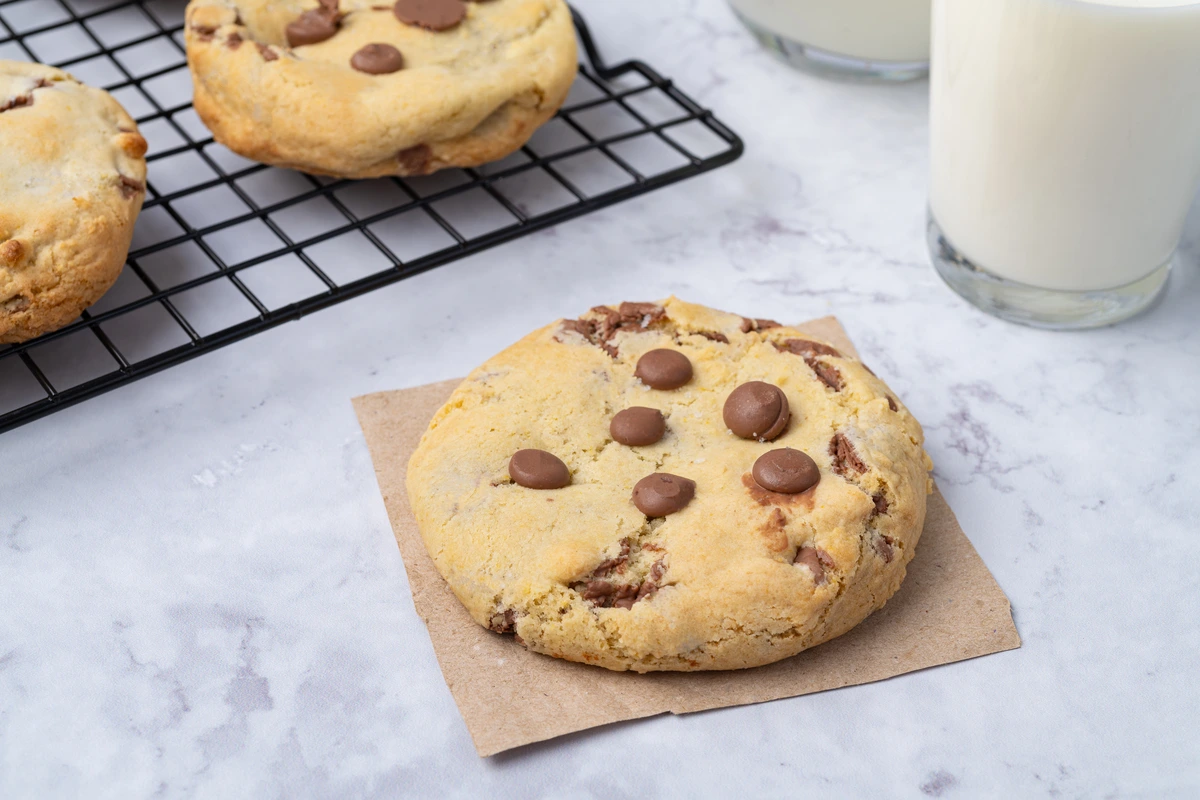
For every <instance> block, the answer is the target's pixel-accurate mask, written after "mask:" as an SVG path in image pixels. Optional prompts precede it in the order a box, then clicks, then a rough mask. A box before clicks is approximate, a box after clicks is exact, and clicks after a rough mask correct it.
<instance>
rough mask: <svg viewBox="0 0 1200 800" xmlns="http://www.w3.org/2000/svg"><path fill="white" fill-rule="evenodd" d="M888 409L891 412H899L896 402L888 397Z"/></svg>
mask: <svg viewBox="0 0 1200 800" xmlns="http://www.w3.org/2000/svg"><path fill="white" fill-rule="evenodd" d="M888 408H890V409H891V410H892V411H899V410H900V408H899V407H898V406H897V405H896V401H895V400H893V399H892V398H891V396H889V397H888Z"/></svg>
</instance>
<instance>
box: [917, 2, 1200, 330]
mask: <svg viewBox="0 0 1200 800" xmlns="http://www.w3.org/2000/svg"><path fill="white" fill-rule="evenodd" d="M932 55H933V58H932V71H931V74H930V85H931V98H930V147H931V152H930V162H931V177H930V213H929V226H928V239H929V246H930V251H931V255H932V258H933V262H934V265H935V266H936V268H937V270H938V272H939V273H940V274H941V276H942V278H944V279H945V281H946V282H947V283H948V284H950V286H951V287H952V288H953V289H955V291H957V292H958V293H959V294H961V295H962V296H963V297H965V298H967V299H968V300H970V301H971V302H973V303H975V304H976V305H977V306H980V307H981V308H983V309H984V310H986V311H989V312H991V313H993V314H996V315H997V316H1000V317H1004V318H1007V319H1010V320H1014V321H1018V322H1024V323H1027V324H1031V325H1037V326H1040V327H1047V328H1086V327H1094V326H1098V325H1106V324H1109V323H1112V322H1117V321H1119V320H1122V319H1125V318H1127V317H1130V316H1132V315H1133V314H1136V313H1137V312H1139V311H1141V310H1142V309H1144V308H1146V307H1147V306H1149V305H1150V304H1151V303H1152V302H1153V301H1154V299H1155V297H1156V296H1157V295H1158V294H1159V292H1160V290H1161V289H1162V288H1163V286H1164V285H1165V283H1166V280H1167V275H1168V273H1169V272H1170V269H1171V263H1172V260H1173V258H1174V253H1175V249H1176V247H1177V246H1178V244H1179V239H1180V236H1181V234H1182V232H1183V225H1184V220H1185V218H1186V216H1187V213H1188V210H1189V207H1190V206H1191V203H1192V200H1193V198H1194V197H1195V195H1196V191H1197V188H1198V187H1200V2H1180V0H934V2H933V43H932Z"/></svg>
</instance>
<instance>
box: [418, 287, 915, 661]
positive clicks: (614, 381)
mask: <svg viewBox="0 0 1200 800" xmlns="http://www.w3.org/2000/svg"><path fill="white" fill-rule="evenodd" d="M922 441H923V434H922V431H921V426H920V425H919V424H918V423H917V421H916V420H915V419H913V417H912V415H911V414H909V412H908V410H907V409H906V408H905V407H904V406H903V405H902V404H901V403H900V402H899V401H898V400H897V399H896V396H895V394H894V393H893V392H891V391H890V390H889V389H888V387H887V386H886V385H885V384H884V383H883V381H881V380H879V379H878V378H877V377H875V375H874V374H872V373H871V371H870V370H868V369H867V368H866V367H865V366H864V365H863V364H862V363H860V362H859V361H857V360H856V359H854V358H851V357H849V356H847V355H845V354H843V353H840V352H838V351H837V350H836V349H835V348H833V347H832V346H830V345H828V344H826V343H824V342H820V341H816V340H814V339H813V338H812V337H811V336H808V335H806V334H803V333H801V332H799V331H797V330H794V329H792V328H788V327H785V326H780V325H777V324H775V323H772V322H769V321H767V320H755V319H747V318H743V317H739V316H736V315H733V314H726V313H723V312H720V311H714V310H712V309H709V308H705V307H703V306H698V305H690V304H688V303H683V302H680V301H678V300H675V299H670V300H667V301H666V302H664V303H661V304H657V303H655V304H651V303H622V304H621V305H619V306H615V307H606V306H600V307H597V308H594V309H592V310H591V311H590V312H588V313H587V314H585V315H584V316H582V317H580V318H579V319H571V320H563V321H560V322H557V323H555V324H553V325H550V326H548V327H546V328H543V329H541V330H539V331H536V332H534V333H532V334H530V335H529V336H527V337H526V338H525V339H523V340H521V341H520V342H518V343H517V344H515V345H513V346H512V347H510V348H509V349H507V350H505V351H504V352H502V353H500V354H499V355H497V356H495V357H494V358H492V359H491V360H489V361H488V362H487V363H485V364H484V365H483V366H481V367H479V368H478V369H477V370H475V371H474V372H473V373H472V374H471V375H470V377H468V378H467V379H466V380H465V381H464V382H463V384H462V385H461V386H460V387H459V388H458V389H457V390H456V391H455V392H454V394H453V396H452V397H451V398H450V400H449V402H447V404H446V405H445V406H444V407H443V408H442V409H441V410H440V411H439V412H438V413H437V414H436V415H435V417H434V419H433V421H432V422H431V423H430V426H429V429H428V431H427V432H426V433H425V435H424V437H423V438H422V440H421V443H420V446H419V447H418V448H417V450H416V452H415V453H414V454H413V456H412V459H411V461H410V463H409V466H408V478H407V481H408V493H409V497H410V500H411V504H412V508H413V510H414V513H415V515H416V519H417V523H418V525H419V527H420V531H421V535H422V537H423V538H424V541H425V545H426V547H427V548H428V550H429V553H430V555H431V556H432V558H433V561H434V563H435V564H436V565H437V568H438V570H439V571H440V572H441V574H442V575H443V576H444V577H445V578H446V580H447V581H448V583H449V585H450V587H451V588H452V589H453V590H454V592H455V594H456V595H457V596H458V598H459V599H460V600H461V601H462V603H463V605H464V606H466V608H467V610H468V611H469V612H470V613H471V616H472V617H474V618H475V620H476V621H477V622H478V623H479V624H481V625H484V626H486V627H489V628H491V629H492V630H495V631H498V632H502V633H513V634H515V635H516V637H517V639H518V641H520V642H521V644H523V645H524V646H525V647H527V648H529V649H531V650H535V651H537V652H540V653H546V654H549V655H552V656H556V657H558V658H565V659H570V660H572V661H581V662H586V663H589V664H597V665H600V666H602V667H607V668H609V669H614V670H636V671H639V672H645V671H651V670H684V671H686V670H706V669H735V668H740V667H753V666H756V665H760V664H767V663H770V662H773V661H777V660H779V659H782V658H786V657H788V656H791V655H794V654H796V653H798V652H800V651H801V650H804V649H805V648H808V647H812V646H813V645H817V644H820V643H821V642H824V641H827V640H829V639H831V638H833V637H835V636H838V635H840V634H842V633H845V632H846V631H848V630H849V629H850V628H852V627H854V626H855V625H857V624H858V623H859V622H861V621H862V620H863V619H864V618H865V617H866V616H867V615H868V614H870V613H871V612H872V611H874V610H876V609H878V608H880V607H881V606H882V605H883V604H884V603H885V602H886V601H887V600H888V598H889V597H891V596H892V594H893V593H894V592H895V591H896V589H897V588H898V587H899V586H900V583H901V581H902V580H903V578H904V574H905V567H906V565H907V564H908V562H909V560H910V559H911V558H912V557H913V552H914V548H915V547H916V544H917V539H918V537H919V536H920V534H921V528H922V525H923V523H924V519H925V499H926V494H927V492H928V490H929V486H930V481H929V478H928V470H929V469H930V466H931V465H930V463H929V459H928V457H927V456H926V455H925V452H924V450H923V448H922Z"/></svg>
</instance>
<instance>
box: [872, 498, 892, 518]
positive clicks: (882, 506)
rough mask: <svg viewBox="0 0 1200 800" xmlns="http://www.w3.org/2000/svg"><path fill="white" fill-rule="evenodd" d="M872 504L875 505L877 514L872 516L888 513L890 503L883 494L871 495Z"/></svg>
mask: <svg viewBox="0 0 1200 800" xmlns="http://www.w3.org/2000/svg"><path fill="white" fill-rule="evenodd" d="M871 502H872V503H874V504H875V512H874V513H873V514H872V515H871V516H877V515H879V514H886V513H887V510H888V501H887V498H886V497H884V496H883V495H882V494H875V495H871Z"/></svg>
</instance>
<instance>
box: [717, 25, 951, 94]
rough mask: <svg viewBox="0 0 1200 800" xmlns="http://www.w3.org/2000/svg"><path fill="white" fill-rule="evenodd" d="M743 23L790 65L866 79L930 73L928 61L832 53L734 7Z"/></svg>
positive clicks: (907, 78) (825, 74)
mask: <svg viewBox="0 0 1200 800" xmlns="http://www.w3.org/2000/svg"><path fill="white" fill-rule="evenodd" d="M733 11H734V13H735V14H736V15H737V18H738V19H740V20H741V21H742V24H743V25H745V26H746V27H747V28H749V29H750V32H751V33H753V34H754V35H755V37H756V38H757V39H758V40H759V41H760V42H762V44H763V46H764V47H766V48H767V49H768V50H770V51H771V52H772V53H774V54H775V55H776V56H778V57H779V58H781V59H783V60H784V61H785V62H787V63H788V64H789V65H791V66H793V67H795V68H797V69H801V70H804V71H805V72H811V73H815V74H817V75H820V76H822V77H826V78H844V79H849V80H866V81H894V82H900V81H911V80H916V79H917V78H924V77H925V76H926V75H928V74H929V62H928V61H869V60H866V59H861V58H856V57H855V56H844V55H841V54H839V53H831V52H829V51H828V50H822V49H820V48H819V47H813V46H811V45H807V44H804V43H803V42H797V41H796V40H794V39H789V38H788V37H786V36H780V35H779V34H778V33H775V32H773V31H769V30H767V29H766V28H764V27H762V26H761V25H759V24H758V23H757V22H755V21H753V20H752V19H750V18H749V17H747V16H746V15H744V14H742V13H741V12H739V11H738V10H737V9H736V8H735V9H734V10H733Z"/></svg>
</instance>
